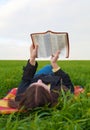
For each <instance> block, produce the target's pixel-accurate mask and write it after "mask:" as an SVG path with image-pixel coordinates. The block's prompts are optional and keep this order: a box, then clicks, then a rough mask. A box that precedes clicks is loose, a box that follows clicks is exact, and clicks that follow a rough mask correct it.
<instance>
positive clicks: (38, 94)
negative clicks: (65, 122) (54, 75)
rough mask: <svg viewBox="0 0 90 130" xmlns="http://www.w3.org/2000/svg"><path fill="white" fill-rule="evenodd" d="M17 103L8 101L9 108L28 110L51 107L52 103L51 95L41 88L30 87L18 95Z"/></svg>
mask: <svg viewBox="0 0 90 130" xmlns="http://www.w3.org/2000/svg"><path fill="white" fill-rule="evenodd" d="M20 96H21V98H20V100H19V101H15V100H10V101H9V103H8V104H9V106H10V107H13V108H18V109H21V108H22V107H23V108H24V109H25V110H29V109H32V108H36V107H42V106H45V105H49V106H50V105H51V104H52V102H53V99H52V94H51V93H50V92H49V91H48V90H46V89H45V88H44V87H42V86H36V85H32V86H29V87H28V88H27V89H26V91H25V92H24V93H23V94H21V95H20Z"/></svg>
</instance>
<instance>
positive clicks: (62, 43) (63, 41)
mask: <svg viewBox="0 0 90 130" xmlns="http://www.w3.org/2000/svg"><path fill="white" fill-rule="evenodd" d="M67 42H68V41H67V36H66V34H57V35H55V34H53V33H51V44H52V45H51V47H52V54H53V53H55V52H56V51H57V50H60V57H66V55H67Z"/></svg>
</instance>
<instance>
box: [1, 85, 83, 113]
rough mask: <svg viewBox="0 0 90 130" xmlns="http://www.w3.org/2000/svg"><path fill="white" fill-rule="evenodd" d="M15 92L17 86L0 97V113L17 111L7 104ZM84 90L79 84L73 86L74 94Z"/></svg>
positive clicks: (76, 94)
mask: <svg viewBox="0 0 90 130" xmlns="http://www.w3.org/2000/svg"><path fill="white" fill-rule="evenodd" d="M16 92H17V88H13V89H12V90H11V91H10V92H9V93H8V94H7V95H6V96H5V97H4V98H3V99H0V114H10V113H14V112H18V111H19V110H18V109H14V108H10V107H9V106H8V100H9V99H14V98H15V95H16ZM82 92H84V89H83V88H82V87H80V86H74V95H75V96H78V95H79V94H80V93H82Z"/></svg>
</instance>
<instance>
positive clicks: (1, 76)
mask: <svg viewBox="0 0 90 130" xmlns="http://www.w3.org/2000/svg"><path fill="white" fill-rule="evenodd" d="M38 62H39V68H38V69H40V68H41V67H43V66H44V65H46V64H49V61H38ZM58 64H59V65H60V67H61V68H62V69H63V70H65V71H66V72H67V73H68V74H69V75H70V77H71V80H72V82H73V84H74V85H81V86H83V87H84V88H85V92H84V93H83V94H80V96H79V97H77V98H75V97H74V95H72V94H70V93H67V94H66V95H65V94H64V92H62V97H60V98H59V103H58V104H57V106H55V107H53V108H47V106H46V107H44V108H37V109H34V110H32V111H30V112H28V113H23V114H22V113H15V114H11V115H0V130H90V97H88V96H87V92H90V61H58ZM25 65H26V61H3V60H2V61H0V98H2V97H4V96H5V95H6V93H7V92H8V91H9V90H10V89H11V88H13V87H17V86H18V84H19V83H20V80H21V77H22V72H23V71H22V69H23V66H25ZM67 97H68V98H67Z"/></svg>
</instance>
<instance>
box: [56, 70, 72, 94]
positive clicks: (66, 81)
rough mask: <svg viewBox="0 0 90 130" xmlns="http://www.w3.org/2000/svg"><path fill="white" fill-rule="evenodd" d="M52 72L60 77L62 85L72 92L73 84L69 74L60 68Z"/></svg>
mask: <svg viewBox="0 0 90 130" xmlns="http://www.w3.org/2000/svg"><path fill="white" fill-rule="evenodd" d="M54 74H55V75H56V76H59V77H60V79H61V80H62V84H63V85H65V86H66V87H67V88H68V89H70V90H71V92H74V86H73V84H72V81H71V79H70V76H69V75H68V74H67V73H66V72H64V71H63V70H62V69H59V70H58V71H56V72H54Z"/></svg>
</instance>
